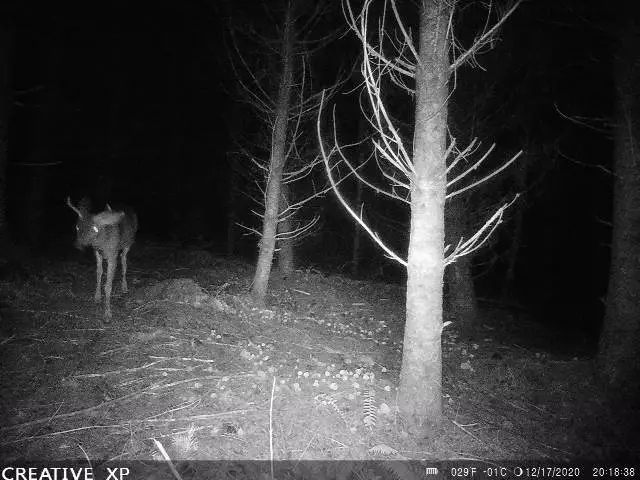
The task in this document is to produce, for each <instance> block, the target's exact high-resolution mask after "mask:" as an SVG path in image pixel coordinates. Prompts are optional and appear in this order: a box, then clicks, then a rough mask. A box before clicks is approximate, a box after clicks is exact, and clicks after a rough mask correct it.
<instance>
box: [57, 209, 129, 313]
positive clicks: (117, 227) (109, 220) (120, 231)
mask: <svg viewBox="0 0 640 480" xmlns="http://www.w3.org/2000/svg"><path fill="white" fill-rule="evenodd" d="M67 205H68V206H69V208H71V209H72V210H73V211H74V212H76V214H77V215H78V221H77V223H76V230H77V233H78V235H77V238H76V241H75V247H76V248H78V249H80V250H83V249H84V248H85V247H93V250H94V253H95V256H96V291H95V295H94V299H95V301H96V302H100V300H101V299H102V274H103V270H102V267H103V261H104V260H105V259H106V260H107V281H106V282H105V286H104V296H105V310H104V317H105V319H106V321H109V320H110V319H111V289H112V286H113V277H114V275H115V272H116V265H117V261H118V254H120V260H121V263H122V291H123V292H124V293H126V292H127V290H128V289H127V254H128V253H129V249H131V246H132V245H133V242H134V241H135V237H136V232H137V230H138V217H137V215H136V214H135V212H134V211H133V210H129V209H125V210H124V211H112V210H111V207H109V206H108V205H107V209H106V210H105V211H103V212H100V213H97V214H95V215H93V214H91V212H90V209H89V205H88V201H86V200H84V199H83V200H82V201H81V202H80V204H79V205H78V206H75V205H73V204H72V203H71V199H70V198H67Z"/></svg>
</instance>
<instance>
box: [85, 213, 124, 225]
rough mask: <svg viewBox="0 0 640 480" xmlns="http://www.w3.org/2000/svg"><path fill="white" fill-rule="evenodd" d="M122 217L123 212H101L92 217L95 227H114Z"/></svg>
mask: <svg viewBox="0 0 640 480" xmlns="http://www.w3.org/2000/svg"><path fill="white" fill-rule="evenodd" d="M123 217H124V212H112V211H108V212H101V213H98V214H97V215H94V217H93V221H94V223H95V224H96V225H99V226H103V225H115V224H116V223H118V222H119V221H120V220H122V218H123Z"/></svg>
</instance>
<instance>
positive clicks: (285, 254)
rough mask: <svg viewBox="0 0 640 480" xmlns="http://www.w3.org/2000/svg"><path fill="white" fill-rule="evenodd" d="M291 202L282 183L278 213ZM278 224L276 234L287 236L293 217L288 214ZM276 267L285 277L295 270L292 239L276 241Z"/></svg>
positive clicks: (289, 194)
mask: <svg viewBox="0 0 640 480" xmlns="http://www.w3.org/2000/svg"><path fill="white" fill-rule="evenodd" d="M290 201H291V187H290V186H289V185H287V184H286V183H282V185H281V188H280V212H284V211H285V210H286V209H287V208H288V207H289V204H290ZM286 215H287V216H286V217H285V218H283V219H282V220H281V221H280V222H279V223H278V233H280V234H285V235H286V234H288V233H290V232H292V231H293V217H292V216H291V215H290V213H288V214H286ZM278 248H279V250H278V267H279V269H280V273H281V274H282V275H284V276H285V277H287V276H289V275H291V274H292V273H293V270H294V269H295V256H294V249H293V239H292V238H284V239H282V240H278Z"/></svg>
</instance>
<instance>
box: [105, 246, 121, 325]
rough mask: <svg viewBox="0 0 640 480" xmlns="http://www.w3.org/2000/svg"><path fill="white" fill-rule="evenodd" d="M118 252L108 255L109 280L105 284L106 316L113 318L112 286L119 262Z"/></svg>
mask: <svg viewBox="0 0 640 480" xmlns="http://www.w3.org/2000/svg"><path fill="white" fill-rule="evenodd" d="M117 255H118V254H117V253H116V255H114V256H109V257H107V282H106V283H105V285H104V297H105V299H104V300H105V307H104V316H105V318H107V319H109V318H111V287H112V286H113V275H114V274H115V273H116V265H117V262H118V257H117Z"/></svg>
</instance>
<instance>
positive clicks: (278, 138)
mask: <svg viewBox="0 0 640 480" xmlns="http://www.w3.org/2000/svg"><path fill="white" fill-rule="evenodd" d="M291 13H292V12H291V8H288V9H287V13H286V18H285V25H284V34H283V45H282V48H283V50H282V76H281V77H280V85H279V87H278V97H277V99H276V117H275V121H274V126H273V134H272V136H271V158H270V160H269V176H268V178H267V186H266V189H265V199H264V200H265V211H264V218H263V221H262V238H261V239H260V243H259V245H260V248H259V253H258V262H257V265H256V273H255V275H254V277H253V288H252V290H251V293H252V296H253V300H254V301H255V302H256V303H257V304H259V305H261V304H264V301H265V298H266V296H267V287H268V284H269V276H270V275H271V266H272V263H273V252H274V249H275V243H276V232H277V230H278V212H279V209H280V186H281V183H282V171H283V169H284V164H285V161H286V142H287V119H288V115H289V102H290V97H291V82H292V81H293V24H292V23H293V21H292V18H291Z"/></svg>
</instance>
